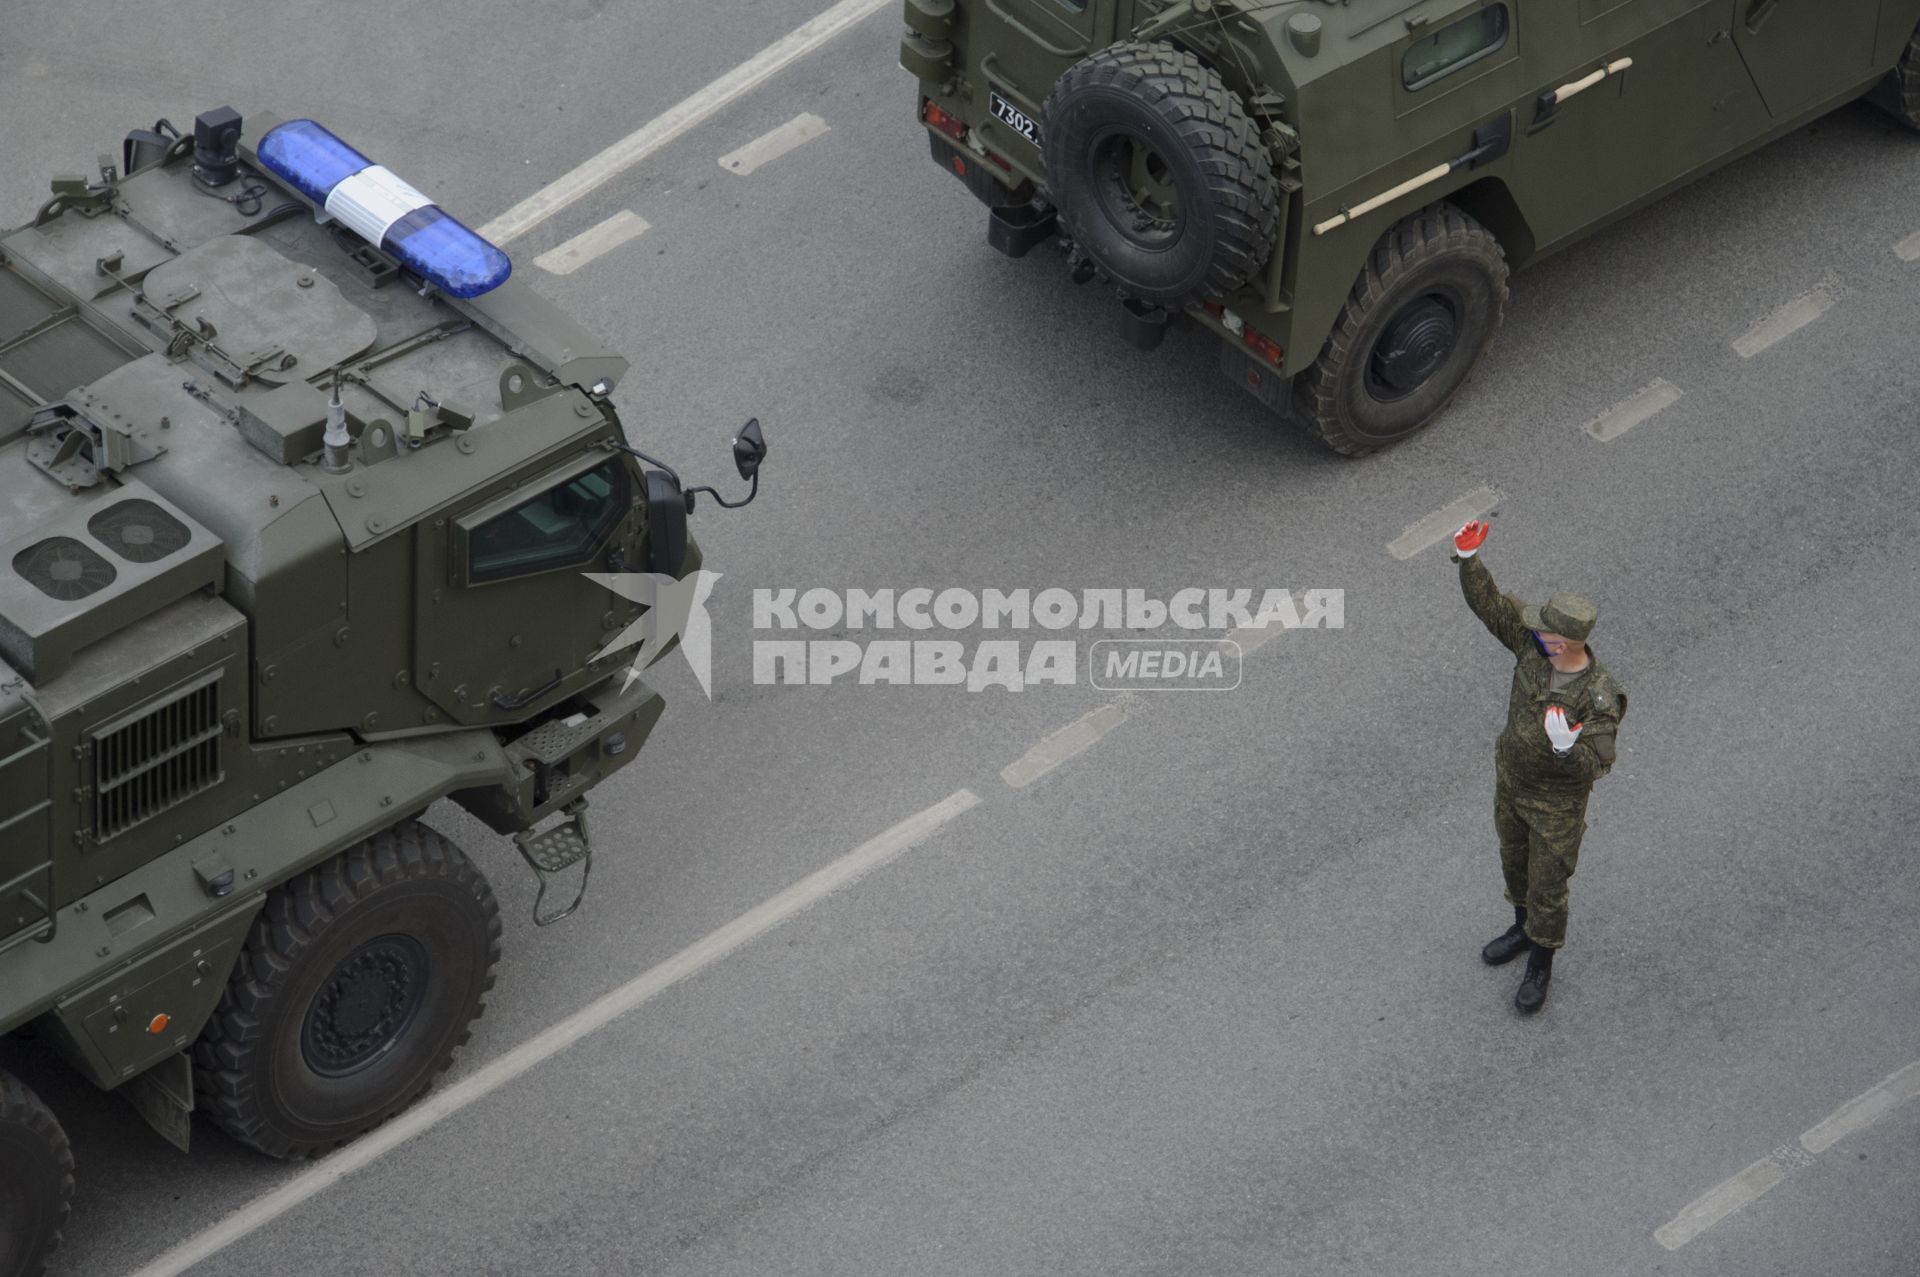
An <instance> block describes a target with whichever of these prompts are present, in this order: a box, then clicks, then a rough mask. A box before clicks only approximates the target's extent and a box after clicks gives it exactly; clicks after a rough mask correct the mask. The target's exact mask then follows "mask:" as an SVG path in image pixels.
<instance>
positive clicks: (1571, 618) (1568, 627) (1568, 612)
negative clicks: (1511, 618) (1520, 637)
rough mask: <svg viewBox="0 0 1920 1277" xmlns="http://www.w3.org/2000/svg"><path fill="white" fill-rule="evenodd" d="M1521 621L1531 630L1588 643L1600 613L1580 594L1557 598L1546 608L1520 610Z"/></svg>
mask: <svg viewBox="0 0 1920 1277" xmlns="http://www.w3.org/2000/svg"><path fill="white" fill-rule="evenodd" d="M1520 619H1521V621H1522V622H1524V623H1525V624H1526V627H1527V628H1528V629H1530V630H1541V631H1544V632H1545V633H1548V634H1558V635H1561V636H1562V637H1564V638H1570V639H1575V640H1585V638H1586V637H1587V635H1589V634H1591V633H1593V624H1594V622H1595V621H1598V620H1599V619H1600V609H1599V608H1597V607H1595V606H1594V605H1593V604H1592V603H1591V602H1589V601H1588V600H1586V599H1583V598H1581V597H1580V596H1579V595H1578V594H1556V595H1554V596H1553V597H1552V598H1550V599H1548V600H1547V602H1546V606H1545V607H1540V606H1536V605H1535V604H1532V603H1529V604H1527V605H1526V606H1525V607H1523V608H1521V609H1520Z"/></svg>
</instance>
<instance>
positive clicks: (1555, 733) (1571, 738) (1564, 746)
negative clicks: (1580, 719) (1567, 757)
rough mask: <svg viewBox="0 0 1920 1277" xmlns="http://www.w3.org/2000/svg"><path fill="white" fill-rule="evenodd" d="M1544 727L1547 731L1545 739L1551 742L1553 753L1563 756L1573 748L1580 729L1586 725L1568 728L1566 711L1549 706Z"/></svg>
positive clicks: (1575, 725)
mask: <svg viewBox="0 0 1920 1277" xmlns="http://www.w3.org/2000/svg"><path fill="white" fill-rule="evenodd" d="M1544 726H1545V727H1546V729H1547V739H1548V740H1550V741H1552V742H1553V752H1554V753H1556V754H1564V753H1566V752H1567V751H1568V750H1570V749H1572V748H1573V742H1575V741H1577V740H1579V739H1580V729H1581V728H1582V727H1585V726H1586V724H1585V723H1575V724H1574V725H1573V726H1572V727H1568V726H1567V711H1565V710H1563V709H1561V708H1560V707H1559V706H1558V705H1549V706H1547V719H1546V723H1545V724H1544Z"/></svg>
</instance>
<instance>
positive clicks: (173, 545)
mask: <svg viewBox="0 0 1920 1277" xmlns="http://www.w3.org/2000/svg"><path fill="white" fill-rule="evenodd" d="M87 531H89V532H91V533H93V535H94V539H95V540H97V541H99V542H101V543H102V544H103V545H105V546H106V547H107V548H108V549H110V550H112V551H113V552H114V553H115V554H117V555H119V556H120V557H121V558H123V559H125V560H126V561H127V562H129V563H154V562H158V561H159V560H161V559H164V558H166V557H167V556H168V555H169V554H172V553H173V552H174V551H175V550H178V549H179V548H180V547H182V546H184V545H185V544H186V543H187V542H189V541H191V540H192V539H193V534H192V533H191V532H189V531H187V528H186V525H185V524H183V523H181V522H180V520H178V519H176V518H174V517H173V516H172V515H170V514H168V513H167V512H166V511H165V510H162V509H161V508H160V507H159V506H157V505H155V504H154V503H153V502H151V501H142V500H140V499H139V498H137V497H136V498H135V499H134V500H132V501H122V502H120V503H118V504H117V505H112V506H108V507H107V508H106V509H105V510H102V511H101V512H100V513H99V514H96V515H94V516H93V517H92V518H91V519H88V520H87Z"/></svg>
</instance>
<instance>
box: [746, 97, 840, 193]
mask: <svg viewBox="0 0 1920 1277" xmlns="http://www.w3.org/2000/svg"><path fill="white" fill-rule="evenodd" d="M828 127H829V126H828V124H827V122H826V121H825V120H823V119H821V118H820V117H819V116H817V115H815V114H813V113H812V112H811V111H803V112H801V113H800V114H799V115H796V116H794V117H793V118H792V119H791V120H788V121H787V122H786V123H785V124H782V125H781V126H780V127H779V128H777V129H773V130H770V131H769V132H766V133H763V134H761V135H760V136H759V137H757V138H755V139H753V141H751V142H749V143H747V144H746V145H745V146H743V147H741V148H740V149H739V150H737V151H728V152H727V153H726V154H725V155H723V156H721V157H720V167H721V168H723V169H725V170H727V172H729V173H738V174H740V175H741V176H742V177H744V176H746V175H747V174H748V173H751V172H753V170H755V169H757V168H759V167H760V166H761V165H762V164H766V163H768V162H770V161H772V160H777V159H779V158H780V157H781V156H783V155H785V154H786V153H787V152H788V151H791V150H793V149H794V148H795V147H797V146H803V145H805V144H806V143H808V142H811V141H813V139H815V138H817V137H820V136H821V135H823V134H825V133H826V132H827V130H828Z"/></svg>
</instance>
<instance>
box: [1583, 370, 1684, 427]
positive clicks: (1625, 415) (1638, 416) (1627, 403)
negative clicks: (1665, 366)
mask: <svg viewBox="0 0 1920 1277" xmlns="http://www.w3.org/2000/svg"><path fill="white" fill-rule="evenodd" d="M1680 394H1681V391H1680V387H1678V386H1676V385H1674V384H1673V383H1672V382H1670V381H1668V380H1667V379H1666V378H1664V377H1655V378H1654V379H1653V381H1652V383H1651V384H1649V385H1648V386H1647V387H1646V388H1645V389H1643V390H1641V391H1640V392H1639V393H1638V394H1636V395H1634V396H1633V397H1632V398H1630V399H1625V400H1622V401H1621V402H1619V403H1617V404H1615V405H1614V406H1613V407H1611V408H1609V409H1607V410H1606V411H1605V412H1603V413H1601V414H1600V415H1599V416H1597V417H1595V418H1594V419H1593V420H1592V421H1589V422H1588V423H1587V424H1586V431H1587V433H1588V434H1590V435H1592V436H1593V437H1594V438H1595V439H1598V440H1599V441H1600V442H1601V443H1610V442H1611V441H1613V440H1615V439H1618V438H1619V437H1620V436H1621V435H1623V434H1625V433H1627V431H1629V430H1631V429H1633V428H1634V427H1635V426H1637V425H1640V424H1641V423H1642V422H1645V421H1649V420H1651V419H1652V418H1654V417H1656V416H1658V415H1659V414H1660V413H1662V412H1664V411H1666V410H1667V409H1668V408H1671V407H1673V405H1674V404H1676V403H1679V402H1680Z"/></svg>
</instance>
